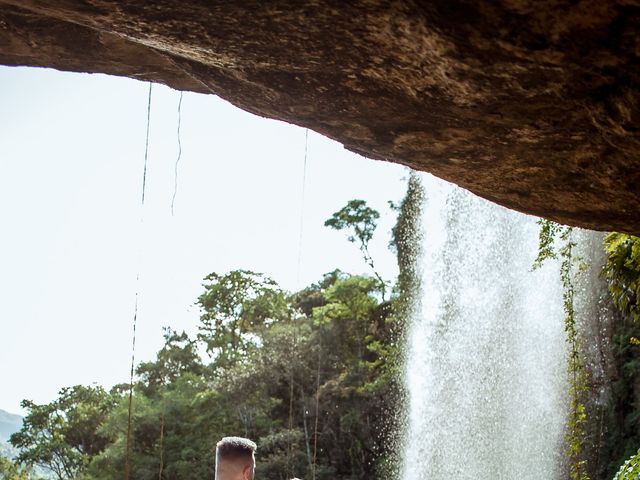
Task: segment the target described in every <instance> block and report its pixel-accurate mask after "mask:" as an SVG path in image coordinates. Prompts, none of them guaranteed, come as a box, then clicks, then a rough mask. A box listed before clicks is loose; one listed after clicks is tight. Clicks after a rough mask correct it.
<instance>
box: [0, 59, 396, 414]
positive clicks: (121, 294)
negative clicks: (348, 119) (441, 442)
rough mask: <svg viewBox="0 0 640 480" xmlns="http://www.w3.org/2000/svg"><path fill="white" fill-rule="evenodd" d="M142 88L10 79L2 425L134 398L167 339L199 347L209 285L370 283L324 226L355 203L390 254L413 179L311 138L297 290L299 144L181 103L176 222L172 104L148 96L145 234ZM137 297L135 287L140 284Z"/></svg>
mask: <svg viewBox="0 0 640 480" xmlns="http://www.w3.org/2000/svg"><path fill="white" fill-rule="evenodd" d="M147 89H148V84H146V83H142V82H137V81H135V80H130V79H124V78H117V77H108V76H104V75H86V74H71V73H62V72H57V71H54V70H45V69H27V68H9V67H0V222H1V223H0V225H1V227H0V232H1V235H0V368H1V370H0V408H2V409H4V410H8V411H10V412H15V413H24V412H22V411H21V409H20V407H19V403H20V400H21V399H23V398H29V399H32V400H34V401H36V402H40V403H41V402H48V401H50V400H52V399H53V398H55V396H56V393H57V391H58V390H59V389H60V388H61V387H64V386H70V385H75V384H79V383H82V384H90V383H92V382H97V383H99V384H102V385H104V386H106V387H110V386H111V385H113V384H115V383H119V382H126V381H128V374H129V362H130V353H131V352H130V344H131V322H132V317H133V310H134V298H135V292H136V288H139V290H140V307H139V317H138V335H137V342H138V343H137V349H136V356H137V359H138V360H148V359H151V358H153V357H154V355H155V352H156V351H157V350H158V348H160V346H161V345H162V327H163V326H171V327H172V328H174V329H177V330H183V329H184V330H187V331H188V332H189V333H192V334H193V333H194V332H195V331H196V325H197V320H198V315H199V313H198V309H197V308H196V307H194V306H193V304H194V302H195V300H196V298H197V297H198V295H199V294H200V292H201V281H202V278H203V277H204V276H205V275H206V274H208V273H210V272H213V271H215V272H219V273H223V272H226V271H228V270H232V269H237V268H244V269H251V270H254V271H258V272H264V273H266V274H267V275H269V276H271V277H273V278H274V279H275V280H277V281H278V282H279V283H280V284H281V286H282V287H284V288H286V289H288V290H294V289H296V288H297V287H303V286H305V285H307V284H309V283H311V282H314V281H317V280H318V279H319V278H320V277H321V275H322V274H323V273H325V272H327V271H330V270H333V269H334V268H336V267H338V268H341V269H343V270H345V271H348V272H351V273H364V272H366V271H367V270H366V268H367V267H366V266H365V265H364V263H363V262H362V260H361V257H360V254H359V252H358V251H357V248H356V247H355V246H354V245H352V244H350V243H348V242H347V240H346V238H345V236H344V235H343V234H341V233H338V232H335V231H333V230H330V229H328V228H326V227H324V226H323V222H324V220H325V219H327V218H328V217H329V216H330V215H331V214H332V213H333V212H334V211H336V210H338V209H339V208H341V207H342V206H344V204H346V202H347V201H348V200H349V199H352V198H362V199H364V200H366V201H367V202H368V203H369V204H370V205H371V206H373V207H374V208H377V209H378V210H379V211H380V212H381V213H382V214H383V218H382V219H381V221H380V226H379V228H378V232H377V235H376V237H374V241H373V245H372V251H373V254H374V258H375V260H376V261H377V263H378V268H379V270H380V271H381V272H383V275H384V276H386V277H387V278H388V279H391V278H393V277H394V276H395V275H396V273H397V271H396V265H395V258H394V256H393V255H392V254H391V253H390V252H389V251H388V250H387V243H388V241H389V232H390V229H391V227H392V225H393V222H394V219H395V215H394V214H393V213H391V212H390V211H389V208H388V207H387V200H394V201H398V200H400V199H401V198H402V196H403V194H404V190H405V177H406V176H407V170H406V169H405V168H403V167H400V166H398V165H394V164H388V163H384V162H376V161H372V160H367V159H364V158H362V157H359V156H357V155H355V154H353V153H350V152H348V151H346V150H344V149H343V148H342V146H341V145H340V144H338V143H336V142H333V141H331V140H328V139H326V138H324V137H322V136H320V135H318V134H316V133H313V132H310V133H309V144H308V163H307V172H306V179H307V180H306V194H305V205H304V228H303V230H302V233H303V235H302V238H303V240H302V262H301V273H300V279H299V281H298V280H297V270H298V268H297V266H298V246H299V241H298V240H299V237H300V213H301V201H300V200H301V193H302V178H303V158H304V137H305V131H304V129H302V128H299V127H295V126H292V125H289V124H286V123H282V122H277V121H274V120H266V119H263V118H260V117H257V116H254V115H251V114H249V113H246V112H243V111H242V110H239V109H237V108H235V107H233V106H232V105H230V104H229V103H227V102H225V101H222V100H220V99H219V98H217V97H215V96H206V95H198V94H194V93H185V94H184V97H183V103H182V125H181V139H182V159H181V160H180V164H179V176H178V192H177V197H176V203H175V216H173V217H172V216H171V210H170V206H171V197H172V195H173V181H174V177H173V171H174V164H175V160H176V155H177V137H176V127H177V105H178V98H179V93H178V92H176V91H173V90H171V89H169V88H167V87H164V86H161V85H154V87H153V100H152V107H151V136H150V150H149V163H148V173H147V197H146V204H145V208H144V211H143V213H142V216H143V218H144V221H143V223H142V224H141V223H140V216H141V210H140V193H141V180H142V166H143V158H144V136H145V128H146V109H147ZM138 270H139V272H140V282H139V284H138V287H137V286H136V281H135V279H136V273H137V271H138Z"/></svg>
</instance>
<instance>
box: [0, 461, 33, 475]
mask: <svg viewBox="0 0 640 480" xmlns="http://www.w3.org/2000/svg"><path fill="white" fill-rule="evenodd" d="M30 478H31V468H29V467H23V466H21V465H20V464H18V463H16V462H14V461H13V460H11V459H10V458H6V457H2V456H0V480H29V479H30Z"/></svg>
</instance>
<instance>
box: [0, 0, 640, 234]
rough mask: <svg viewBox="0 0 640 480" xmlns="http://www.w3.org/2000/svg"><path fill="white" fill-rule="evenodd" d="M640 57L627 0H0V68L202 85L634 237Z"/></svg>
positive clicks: (540, 209)
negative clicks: (38, 68) (49, 69)
mask: <svg viewBox="0 0 640 480" xmlns="http://www.w3.org/2000/svg"><path fill="white" fill-rule="evenodd" d="M639 57H640V1H638V0H468V1H465V0H432V1H418V0H415V1H409V0H399V1H382V0H352V1H344V0H307V1H304V2H303V1H298V0H272V1H268V0H262V1H259V0H242V1H236V2H230V1H221V0H156V1H153V2H145V1H139V0H120V1H116V0H112V1H108V0H0V63H1V64H5V65H32V66H46V67H53V68H58V69H61V70H70V71H79V72H103V73H110V74H115V75H126V76H129V77H133V78H138V79H143V80H153V81H156V82H161V83H164V84H167V85H170V86H171V87H174V88H176V89H182V90H192V91H196V92H207V93H215V94H217V95H220V96H221V97H223V98H225V99H227V100H229V101H231V102H232V103H234V104H236V105H238V106H239V107H241V108H243V109H245V110H249V111H251V112H254V113H257V114H259V115H264V116H267V117H272V118H277V119H281V120H286V121H289V122H292V123H296V124H298V125H302V126H306V127H309V128H311V129H313V130H315V131H318V132H320V133H323V134H325V135H327V136H329V137H332V138H334V139H336V140H338V141H340V142H342V143H343V144H344V145H345V146H346V147H347V148H349V149H351V150H353V151H356V152H359V153H362V154H363V155H365V156H368V157H371V158H374V159H383V160H389V161H393V162H398V163H403V164H405V165H409V166H411V167H414V168H416V169H419V170H425V171H429V172H431V173H433V174H435V175H437V176H439V177H442V178H444V179H446V180H449V181H452V182H454V183H456V184H458V185H460V186H462V187H464V188H467V189H469V190H471V191H473V192H475V193H476V194H478V195H480V196H482V197H485V198H487V199H489V200H492V201H494V202H497V203H500V204H502V205H505V206H507V207H510V208H514V209H517V210H520V211H523V212H529V213H533V214H536V215H541V216H545V217H548V218H552V219H555V220H559V221H561V222H565V223H570V224H574V225H579V226H583V227H588V228H594V229H614V230H621V231H626V232H631V233H636V234H640V130H639V128H640V89H639V80H640V62H639ZM354 181H367V179H366V178H361V179H354Z"/></svg>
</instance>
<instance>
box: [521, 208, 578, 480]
mask: <svg viewBox="0 0 640 480" xmlns="http://www.w3.org/2000/svg"><path fill="white" fill-rule="evenodd" d="M538 224H539V225H540V233H539V237H540V241H539V247H538V257H537V258H536V260H535V262H534V264H533V268H534V269H535V268H539V267H540V266H542V264H543V263H544V262H545V261H546V260H549V259H559V260H560V280H561V282H562V289H563V293H562V297H563V308H564V314H565V318H564V329H565V333H566V341H567V344H568V345H569V358H568V365H567V368H568V373H569V405H570V412H569V418H568V421H567V429H566V432H565V441H566V453H567V456H568V458H569V478H570V479H571V480H589V475H588V473H587V462H586V460H585V458H584V454H583V451H584V446H585V440H586V432H585V427H586V420H587V415H586V409H585V406H584V399H583V398H584V395H585V393H586V391H587V389H588V383H587V374H586V371H585V367H584V362H583V361H582V356H581V347H580V339H579V335H578V330H577V326H576V315H575V308H574V300H575V288H574V282H573V275H574V273H575V271H576V270H578V271H581V270H582V266H581V265H580V260H579V259H578V258H576V256H575V253H574V250H575V248H576V243H575V241H574V240H573V238H572V235H571V234H572V232H573V228H572V227H568V226H565V225H559V224H557V223H555V222H552V221H550V220H540V221H539V222H538ZM558 244H559V245H558Z"/></svg>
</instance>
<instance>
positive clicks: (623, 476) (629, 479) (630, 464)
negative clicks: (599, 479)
mask: <svg viewBox="0 0 640 480" xmlns="http://www.w3.org/2000/svg"><path fill="white" fill-rule="evenodd" d="M639 478H640V450H638V452H637V453H636V454H635V455H634V456H632V457H631V458H629V459H628V460H627V461H626V462H624V464H623V465H622V466H621V467H620V469H619V470H618V473H616V475H615V477H613V480H638V479H639Z"/></svg>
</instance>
